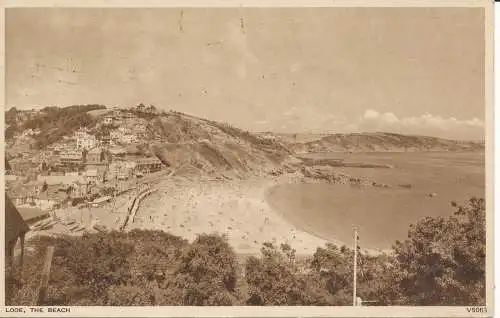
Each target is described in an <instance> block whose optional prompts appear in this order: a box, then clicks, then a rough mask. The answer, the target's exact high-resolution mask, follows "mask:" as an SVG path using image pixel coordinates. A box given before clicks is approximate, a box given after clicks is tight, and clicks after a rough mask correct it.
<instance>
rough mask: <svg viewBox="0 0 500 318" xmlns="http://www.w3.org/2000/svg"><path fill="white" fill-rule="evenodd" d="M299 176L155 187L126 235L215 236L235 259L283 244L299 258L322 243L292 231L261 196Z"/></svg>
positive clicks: (183, 182)
mask: <svg viewBox="0 0 500 318" xmlns="http://www.w3.org/2000/svg"><path fill="white" fill-rule="evenodd" d="M300 178H301V177H300V176H299V175H293V174H292V175H283V176H280V177H266V176H255V177H250V178H248V179H245V180H223V181H221V180H214V179H208V178H200V179H196V180H191V181H190V180H187V179H183V178H169V179H165V180H162V181H160V182H159V183H158V184H157V185H155V187H157V188H158V191H157V192H156V193H154V194H153V195H151V196H150V197H148V198H146V199H145V200H144V201H143V202H142V203H141V206H140V209H139V210H138V212H137V214H136V217H135V221H134V222H133V223H129V225H128V226H127V230H130V229H135V228H139V229H158V230H163V231H166V232H170V233H172V234H174V235H178V236H182V237H185V238H187V239H189V240H193V239H195V237H196V235H197V234H200V233H220V234H224V235H226V236H227V238H228V240H229V243H230V244H231V246H233V248H234V249H235V250H236V252H238V253H245V254H254V253H259V251H260V248H261V246H262V243H264V242H273V243H275V244H276V245H278V246H279V244H281V243H288V244H290V245H291V246H292V247H293V248H295V249H296V251H297V253H298V254H310V253H314V251H315V250H316V248H317V247H319V246H323V245H324V244H325V243H326V241H325V240H323V239H320V238H317V237H315V236H312V235H310V234H308V233H305V232H302V231H299V230H297V229H296V228H295V227H294V226H293V225H291V224H290V223H289V222H287V221H286V220H285V219H284V218H283V217H281V216H280V215H279V214H278V213H277V212H276V211H273V210H272V209H271V207H270V206H269V204H268V203H267V202H266V199H265V197H266V191H267V190H268V189H269V188H271V187H273V186H275V185H277V184H281V183H285V182H286V183H291V182H292V183H293V182H297V181H298V180H299V179H300Z"/></svg>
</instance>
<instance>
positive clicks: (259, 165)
mask: <svg viewBox="0 0 500 318" xmlns="http://www.w3.org/2000/svg"><path fill="white" fill-rule="evenodd" d="M149 130H150V132H151V133H152V134H154V135H159V136H161V139H162V141H158V142H154V143H153V144H152V145H151V149H152V152H153V153H155V154H156V155H157V156H158V158H159V159H160V160H161V161H162V162H163V163H164V164H165V165H167V166H172V167H174V168H180V167H185V166H191V167H194V168H196V169H199V170H201V171H204V172H216V171H217V172H220V171H233V172H237V173H246V172H250V171H256V170H260V169H266V168H272V167H274V166H276V165H278V164H280V163H281V162H282V161H283V160H284V159H285V158H286V157H287V156H288V155H289V154H290V153H291V152H290V151H289V150H288V149H287V148H285V147H284V146H283V145H282V144H280V143H279V142H274V141H270V140H266V139H264V138H261V137H258V136H255V135H253V134H251V133H249V132H246V131H243V130H240V129H238V128H235V127H232V126H231V125H228V124H223V123H218V122H215V121H209V120H204V119H201V118H197V117H194V116H190V115H186V114H181V113H177V112H169V113H166V114H163V115H162V116H160V117H156V118H155V119H154V120H153V121H152V122H151V125H150V127H149Z"/></svg>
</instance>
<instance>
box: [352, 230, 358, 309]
mask: <svg viewBox="0 0 500 318" xmlns="http://www.w3.org/2000/svg"><path fill="white" fill-rule="evenodd" d="M357 269H358V229H357V228H354V278H353V291H352V305H353V306H356V305H357V297H356V296H357V295H356V287H357V286H356V284H357V281H356V280H357Z"/></svg>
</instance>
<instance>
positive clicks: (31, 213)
mask: <svg viewBox="0 0 500 318" xmlns="http://www.w3.org/2000/svg"><path fill="white" fill-rule="evenodd" d="M17 210H18V211H19V214H21V216H22V218H23V220H25V221H29V220H32V219H35V218H37V217H40V216H43V215H46V214H47V213H46V212H43V211H42V210H40V209H39V208H33V207H18V208H17Z"/></svg>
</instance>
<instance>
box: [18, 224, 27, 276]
mask: <svg viewBox="0 0 500 318" xmlns="http://www.w3.org/2000/svg"><path fill="white" fill-rule="evenodd" d="M25 235H26V234H25V233H23V234H21V235H20V236H19V240H20V241H21V255H20V257H19V269H20V270H21V271H22V270H23V263H24V236H25Z"/></svg>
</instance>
